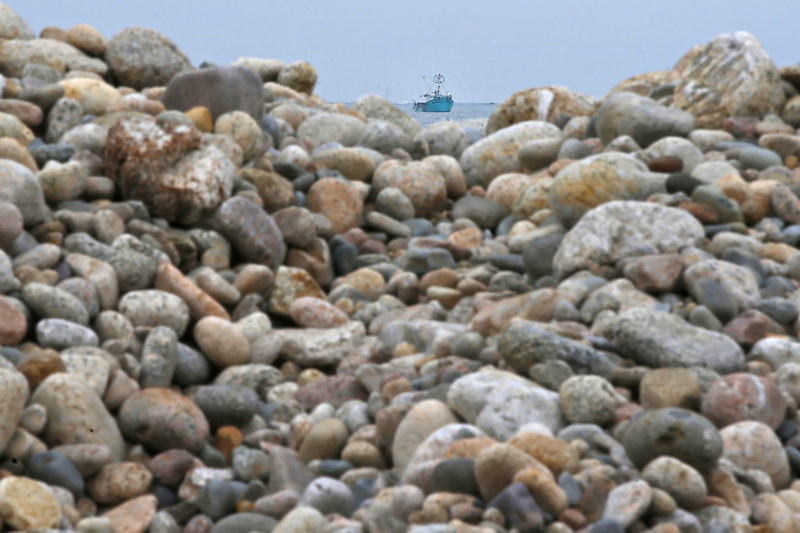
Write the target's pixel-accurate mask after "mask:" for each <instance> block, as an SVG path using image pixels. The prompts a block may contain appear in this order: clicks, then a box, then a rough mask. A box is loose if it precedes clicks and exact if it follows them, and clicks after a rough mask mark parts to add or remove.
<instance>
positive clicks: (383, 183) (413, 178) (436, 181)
mask: <svg viewBox="0 0 800 533" xmlns="http://www.w3.org/2000/svg"><path fill="white" fill-rule="evenodd" d="M372 184H373V187H375V189H376V190H377V192H380V191H382V190H383V189H385V188H387V187H394V188H396V189H400V191H402V193H403V194H404V195H405V196H406V197H407V198H408V199H409V200H411V203H412V204H413V205H414V210H415V213H416V216H418V217H422V216H426V215H430V214H433V213H435V212H437V211H439V210H440V209H442V207H443V206H444V203H445V201H446V199H447V187H446V184H445V181H444V177H443V176H442V175H441V174H440V173H439V171H438V170H437V168H436V167H435V166H434V165H432V164H430V163H427V162H425V161H421V162H420V161H408V162H404V161H398V160H390V161H386V162H385V163H382V164H381V165H380V166H378V168H376V169H375V174H374V176H373V178H372Z"/></svg>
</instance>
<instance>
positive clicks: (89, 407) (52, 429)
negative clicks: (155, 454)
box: [31, 373, 125, 461]
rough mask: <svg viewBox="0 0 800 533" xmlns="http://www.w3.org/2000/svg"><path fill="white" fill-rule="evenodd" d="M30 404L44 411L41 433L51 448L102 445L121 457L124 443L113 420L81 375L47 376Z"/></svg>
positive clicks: (57, 374)
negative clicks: (44, 419) (38, 406)
mask: <svg viewBox="0 0 800 533" xmlns="http://www.w3.org/2000/svg"><path fill="white" fill-rule="evenodd" d="M31 403H37V404H40V405H41V406H42V407H44V408H45V409H46V410H47V424H46V425H45V428H44V432H43V433H42V435H41V436H42V438H43V439H44V441H45V442H46V443H47V444H48V445H50V446H51V447H53V446H59V445H61V444H102V445H104V446H107V447H108V449H109V450H110V452H111V455H112V457H114V459H116V460H118V461H119V460H121V459H122V457H123V454H124V453H125V442H124V441H123V439H122V434H121V433H120V430H119V427H118V426H117V422H116V420H114V417H112V416H111V413H109V412H108V409H107V408H106V406H105V405H104V404H103V402H102V400H101V399H100V397H99V396H98V395H97V392H96V391H95V389H93V388H92V386H91V385H89V383H87V382H86V380H85V379H84V377H83V376H82V375H80V374H73V373H56V374H52V375H50V376H49V377H48V378H47V379H45V380H44V381H43V382H42V383H41V384H40V385H39V386H38V387H37V388H36V391H35V392H34V393H33V395H32V396H31Z"/></svg>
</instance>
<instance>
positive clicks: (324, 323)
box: [289, 297, 349, 328]
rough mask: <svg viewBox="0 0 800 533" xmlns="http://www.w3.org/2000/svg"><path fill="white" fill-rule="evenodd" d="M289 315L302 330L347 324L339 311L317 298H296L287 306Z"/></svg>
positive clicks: (346, 319)
mask: <svg viewBox="0 0 800 533" xmlns="http://www.w3.org/2000/svg"><path fill="white" fill-rule="evenodd" d="M289 315H290V316H291V317H292V320H294V321H295V323H297V325H298V326H300V327H303V328H333V327H339V326H343V325H344V324H346V323H347V321H348V320H349V319H348V316H347V314H346V313H344V312H343V311H342V310H341V309H339V308H338V307H336V306H335V305H333V304H330V303H328V302H327V301H325V300H321V299H319V298H310V297H303V298H298V299H296V300H295V301H293V302H292V303H291V305H290V306H289Z"/></svg>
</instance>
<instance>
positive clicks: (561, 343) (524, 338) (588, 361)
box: [498, 322, 614, 377]
mask: <svg viewBox="0 0 800 533" xmlns="http://www.w3.org/2000/svg"><path fill="white" fill-rule="evenodd" d="M498 348H499V350H500V353H501V354H502V356H503V360H505V362H506V363H508V365H509V366H510V367H511V368H513V369H514V370H516V371H517V372H519V373H520V374H523V375H528V371H529V370H530V368H531V366H533V365H536V364H539V363H545V362H547V361H550V360H560V361H563V362H565V363H567V364H568V365H569V366H570V368H572V370H574V371H575V373H578V374H596V375H598V376H604V377H610V376H611V373H612V372H613V371H614V364H613V363H612V362H611V361H610V360H609V359H608V357H607V356H606V355H605V354H604V353H603V352H600V351H598V350H595V349H594V348H592V347H590V346H587V345H585V344H581V343H579V342H577V341H574V340H571V339H567V338H566V337H562V336H560V335H556V334H555V333H553V332H551V331H548V330H546V329H544V328H541V327H539V326H537V325H536V324H535V323H533V322H518V323H514V324H512V325H511V326H509V327H508V328H507V329H506V330H505V331H504V332H503V333H501V334H500V338H499V340H498Z"/></svg>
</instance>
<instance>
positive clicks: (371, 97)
mask: <svg viewBox="0 0 800 533" xmlns="http://www.w3.org/2000/svg"><path fill="white" fill-rule="evenodd" d="M353 110H354V111H358V112H359V113H361V114H362V115H364V116H365V117H367V118H371V119H378V120H385V121H387V122H391V123H392V124H395V125H397V126H399V127H400V129H402V130H403V132H404V133H405V134H406V135H410V136H412V137H413V136H414V135H416V134H417V133H419V132H420V131H421V130H422V126H420V125H419V123H418V122H417V121H416V120H414V117H412V116H411V115H408V114H407V113H403V112H402V111H401V110H400V109H398V108H397V106H395V105H394V104H393V103H391V102H390V101H388V100H386V99H385V98H382V97H380V96H378V95H375V94H368V95H365V96H362V97H361V98H359V99H358V100H356V102H355V103H354V104H353Z"/></svg>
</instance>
